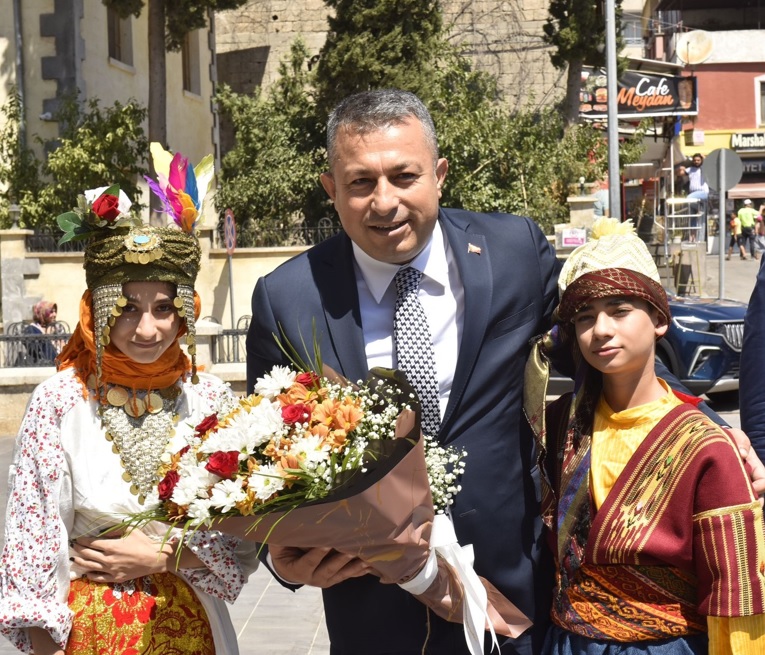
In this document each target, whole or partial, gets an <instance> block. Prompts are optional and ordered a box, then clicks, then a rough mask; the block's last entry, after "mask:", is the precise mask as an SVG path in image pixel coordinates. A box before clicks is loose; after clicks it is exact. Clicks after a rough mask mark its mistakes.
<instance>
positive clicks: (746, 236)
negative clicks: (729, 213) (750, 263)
mask: <svg viewBox="0 0 765 655" xmlns="http://www.w3.org/2000/svg"><path fill="white" fill-rule="evenodd" d="M738 221H739V223H740V224H741V247H742V249H743V251H744V255H743V256H742V257H741V258H742V259H746V251H747V243H748V244H749V252H750V253H751V255H752V259H759V258H760V256H759V255H758V254H757V252H756V251H755V248H754V229H755V223H756V222H757V212H756V211H755V210H754V207H752V201H751V200H749V198H747V199H746V200H744V206H743V207H742V208H741V209H739V210H738Z"/></svg>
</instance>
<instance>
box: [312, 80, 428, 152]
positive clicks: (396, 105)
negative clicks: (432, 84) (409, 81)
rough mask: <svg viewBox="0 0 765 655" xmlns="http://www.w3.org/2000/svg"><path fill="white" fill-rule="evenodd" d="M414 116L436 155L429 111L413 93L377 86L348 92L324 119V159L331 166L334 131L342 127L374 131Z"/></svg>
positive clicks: (335, 138)
mask: <svg viewBox="0 0 765 655" xmlns="http://www.w3.org/2000/svg"><path fill="white" fill-rule="evenodd" d="M412 117H414V118H416V119H417V120H418V121H420V123H421V124H422V129H423V131H424V132H425V138H426V139H427V141H428V144H429V145H430V149H431V151H432V153H433V161H436V160H437V159H438V138H437V137H436V128H435V126H434V125H433V119H432V118H431V117H430V112H429V111H428V110H427V108H426V107H425V105H424V104H423V103H422V100H420V99H419V98H418V97H417V96H416V95H415V94H414V93H411V92H409V91H401V90H400V89H376V90H374V91H362V92H360V93H354V94H353V95H350V96H348V97H347V98H345V99H344V100H342V101H341V102H340V104H338V105H337V107H335V109H334V110H333V111H332V113H331V114H330V116H329V120H328V121H327V159H328V160H329V165H330V167H331V166H332V162H333V161H334V159H335V155H336V149H335V146H336V143H337V133H338V131H339V130H340V129H345V130H348V131H350V132H354V133H356V134H368V133H369V132H377V131H378V130H383V129H386V128H388V127H390V126H391V125H398V124H400V123H403V122H404V121H405V120H407V119H408V118H412Z"/></svg>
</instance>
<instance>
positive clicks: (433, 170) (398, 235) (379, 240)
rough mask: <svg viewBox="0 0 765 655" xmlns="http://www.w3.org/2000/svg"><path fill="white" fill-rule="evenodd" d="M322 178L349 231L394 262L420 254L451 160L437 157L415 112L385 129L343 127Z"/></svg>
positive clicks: (372, 253)
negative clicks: (359, 131)
mask: <svg viewBox="0 0 765 655" xmlns="http://www.w3.org/2000/svg"><path fill="white" fill-rule="evenodd" d="M335 152H336V157H335V159H334V161H332V162H330V172H329V173H324V174H323V175H322V176H321V183H322V185H323V186H324V189H325V190H326V191H327V194H328V195H329V197H330V198H331V199H332V201H333V202H334V203H335V209H336V210H337V213H338V214H339V216H340V222H341V223H342V225H343V229H344V230H345V232H346V233H347V234H348V236H349V237H350V238H351V239H352V240H353V241H354V243H356V245H358V246H359V247H360V248H361V249H362V250H363V251H364V252H365V253H366V254H367V255H369V256H370V257H373V258H374V259H377V260H378V261H382V262H388V263H390V264H405V263H407V262H410V261H411V260H412V259H414V258H415V257H416V256H417V255H418V254H419V253H420V251H421V250H422V249H423V248H424V247H425V244H426V243H427V242H428V239H430V235H431V234H432V233H433V228H434V227H435V224H436V220H437V218H438V201H439V198H440V197H441V186H442V185H443V182H444V178H445V177H446V171H447V169H448V163H447V161H446V159H439V160H438V161H434V157H433V153H432V151H431V148H430V145H429V143H428V141H427V139H426V138H425V134H424V132H423V129H422V124H421V123H420V122H419V121H418V120H417V119H415V118H410V119H408V120H406V121H404V122H402V123H399V124H396V125H391V126H389V127H386V128H384V129H382V130H379V131H375V132H369V133H366V134H356V133H354V132H351V131H349V130H339V131H338V133H337V136H336V141H335Z"/></svg>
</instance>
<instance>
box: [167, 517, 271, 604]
mask: <svg viewBox="0 0 765 655" xmlns="http://www.w3.org/2000/svg"><path fill="white" fill-rule="evenodd" d="M186 546H187V547H188V548H190V549H191V551H192V552H193V553H194V554H195V555H196V556H197V557H198V558H199V560H200V561H201V562H202V563H203V564H204V565H205V567H206V568H199V569H181V573H182V574H183V576H184V577H185V578H186V579H187V580H188V581H189V582H190V583H191V584H192V585H194V586H195V587H197V588H198V589H201V590H202V591H204V592H205V593H207V594H210V595H211V596H215V597H216V598H220V599H222V600H225V601H228V602H229V603H233V602H234V601H235V600H236V599H237V597H238V596H239V593H240V592H241V591H242V587H243V586H244V583H245V582H246V581H247V578H248V577H249V575H250V573H252V572H253V571H254V570H255V569H256V568H257V566H258V560H257V556H256V555H257V544H255V543H251V542H246V541H241V540H240V539H238V538H237V537H232V536H231V535H227V534H224V533H222V532H218V531H217V530H210V531H204V530H197V531H196V532H193V533H191V534H190V535H189V536H188V537H187V538H186Z"/></svg>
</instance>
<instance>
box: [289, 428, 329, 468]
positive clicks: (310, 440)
mask: <svg viewBox="0 0 765 655" xmlns="http://www.w3.org/2000/svg"><path fill="white" fill-rule="evenodd" d="M290 452H291V453H292V454H293V455H295V456H297V457H298V459H300V460H302V461H303V462H304V464H305V465H306V466H307V467H309V468H313V467H315V466H316V464H318V463H320V462H325V461H327V460H328V459H329V455H330V452H329V446H327V445H326V444H322V440H321V438H320V437H318V436H316V435H313V434H311V435H308V436H306V437H302V438H301V439H296V440H295V441H294V442H293V444H292V445H291V446H290Z"/></svg>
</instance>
